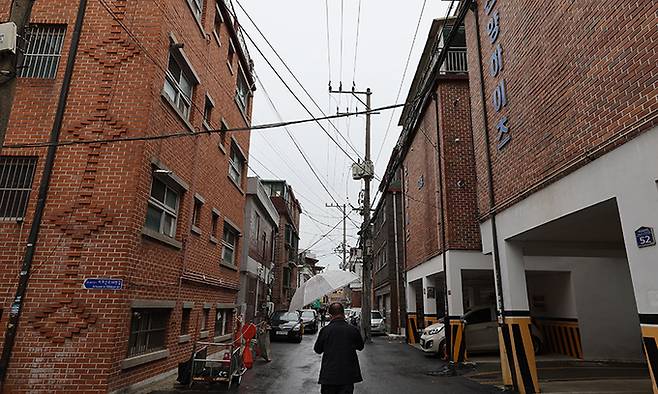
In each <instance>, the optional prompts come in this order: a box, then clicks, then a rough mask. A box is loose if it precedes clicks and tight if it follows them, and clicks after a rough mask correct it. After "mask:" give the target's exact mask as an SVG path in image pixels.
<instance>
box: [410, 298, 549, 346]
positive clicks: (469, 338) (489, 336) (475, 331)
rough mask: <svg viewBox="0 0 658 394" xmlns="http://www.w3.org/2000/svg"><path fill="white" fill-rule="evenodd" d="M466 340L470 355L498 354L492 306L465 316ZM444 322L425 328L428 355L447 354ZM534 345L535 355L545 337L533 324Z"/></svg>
mask: <svg viewBox="0 0 658 394" xmlns="http://www.w3.org/2000/svg"><path fill="white" fill-rule="evenodd" d="M464 323H465V326H464V338H465V341H466V350H467V351H468V352H469V353H486V352H498V351H499V347H498V321H497V320H496V309H495V308H494V307H492V306H481V307H475V308H473V309H472V310H470V311H469V312H467V313H466V314H465V315H464ZM443 328H444V327H443V322H440V323H435V324H432V325H431V326H429V327H427V328H425V329H424V330H423V333H422V335H421V337H420V346H421V348H422V349H423V351H425V352H427V353H439V354H440V355H442V356H444V355H445V354H446V353H445V352H446V345H445V331H444V329H443ZM530 331H531V334H532V344H533V347H534V350H535V354H539V353H540V352H541V349H542V347H543V343H544V337H543V335H542V334H541V331H539V329H538V328H537V326H535V325H534V324H532V325H531V326H530Z"/></svg>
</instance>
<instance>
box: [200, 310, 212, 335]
mask: <svg viewBox="0 0 658 394" xmlns="http://www.w3.org/2000/svg"><path fill="white" fill-rule="evenodd" d="M209 317H210V308H203V310H202V311H201V331H206V330H208V318H209Z"/></svg>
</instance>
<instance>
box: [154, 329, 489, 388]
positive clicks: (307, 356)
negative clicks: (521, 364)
mask: <svg viewBox="0 0 658 394" xmlns="http://www.w3.org/2000/svg"><path fill="white" fill-rule="evenodd" d="M315 338H316V334H311V335H305V336H304V340H303V341H302V343H300V344H296V343H286V342H275V343H273V344H272V353H273V361H272V362H270V363H265V362H263V361H261V360H258V361H256V363H255V365H254V368H252V369H251V370H249V371H247V373H246V374H245V375H244V377H243V379H242V384H241V385H240V386H239V387H232V388H231V390H230V391H227V390H226V386H224V385H215V386H207V385H203V384H199V385H195V387H194V388H193V389H192V390H190V389H187V388H176V387H175V386H174V383H175V377H174V378H172V379H169V380H167V381H164V382H161V383H159V384H157V385H154V386H152V387H150V388H149V389H148V390H146V391H144V392H150V393H157V394H165V393H207V392H231V393H319V392H320V386H319V385H318V384H317V380H318V375H319V373H320V361H321V359H322V356H320V355H317V354H315V353H314V352H313V344H314V342H315ZM359 361H360V363H361V371H362V374H363V377H364V381H363V382H362V383H358V384H357V385H356V387H355V393H360V394H386V393H391V394H393V393H396V394H397V393H405V392H410V393H493V392H498V390H497V389H495V388H494V387H493V386H488V385H482V384H479V383H476V382H474V381H471V380H469V379H466V378H464V377H449V378H448V377H437V376H430V375H428V372H432V371H434V372H435V371H439V370H440V369H441V368H442V367H443V365H444V364H443V362H441V361H439V360H437V359H436V358H428V357H426V356H425V355H423V354H421V353H420V352H418V351H417V350H415V349H413V348H411V347H410V346H408V345H406V344H405V343H404V341H403V340H400V339H389V338H388V337H385V336H384V337H376V338H375V340H374V342H373V343H372V344H370V345H366V349H364V351H363V352H360V353H359Z"/></svg>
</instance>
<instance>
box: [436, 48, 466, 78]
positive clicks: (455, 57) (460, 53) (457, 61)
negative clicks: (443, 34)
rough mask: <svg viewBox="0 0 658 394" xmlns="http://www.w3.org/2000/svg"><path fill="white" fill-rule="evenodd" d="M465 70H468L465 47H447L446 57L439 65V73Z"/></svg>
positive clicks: (463, 71) (462, 71)
mask: <svg viewBox="0 0 658 394" xmlns="http://www.w3.org/2000/svg"><path fill="white" fill-rule="evenodd" d="M466 72H468V61H467V59H466V48H461V47H457V48H450V49H448V53H447V56H446V59H445V61H444V62H443V64H442V65H441V74H447V73H466Z"/></svg>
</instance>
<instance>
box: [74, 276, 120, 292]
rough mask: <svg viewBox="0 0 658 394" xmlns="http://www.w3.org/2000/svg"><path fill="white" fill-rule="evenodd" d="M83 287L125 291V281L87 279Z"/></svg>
mask: <svg viewBox="0 0 658 394" xmlns="http://www.w3.org/2000/svg"><path fill="white" fill-rule="evenodd" d="M82 287H84V288H85V289H95V290H121V289H123V279H110V278H86V279H85V280H84V282H83V283H82Z"/></svg>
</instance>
